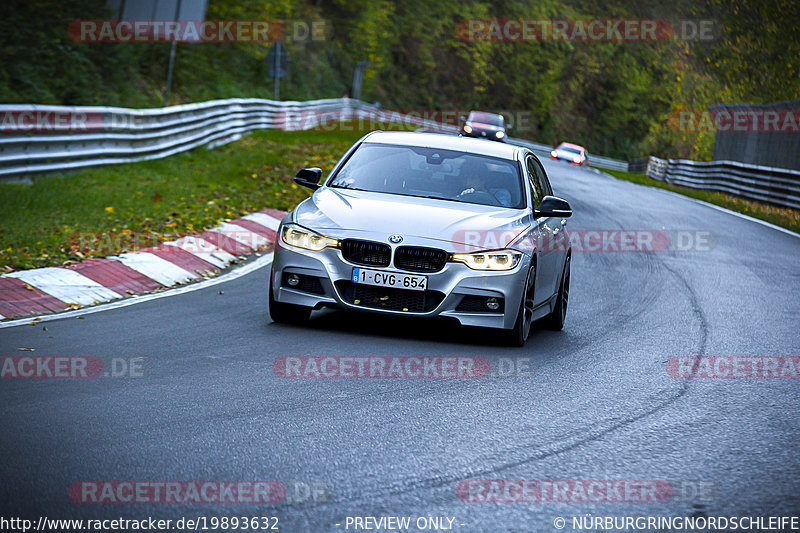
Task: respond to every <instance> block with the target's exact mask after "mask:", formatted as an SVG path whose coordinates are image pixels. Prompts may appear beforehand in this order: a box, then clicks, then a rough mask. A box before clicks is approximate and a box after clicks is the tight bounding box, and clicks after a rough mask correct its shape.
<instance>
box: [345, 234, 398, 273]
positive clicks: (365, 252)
mask: <svg viewBox="0 0 800 533" xmlns="http://www.w3.org/2000/svg"><path fill="white" fill-rule="evenodd" d="M341 246H342V257H344V258H345V259H346V260H347V261H350V262H351V263H355V264H357V265H369V266H382V267H385V266H389V260H390V259H391V257H392V249H391V247H390V246H389V245H388V244H383V243H380V242H373V241H360V240H357V239H345V240H343V241H342V245H341Z"/></svg>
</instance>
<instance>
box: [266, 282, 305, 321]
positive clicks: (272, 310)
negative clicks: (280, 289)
mask: <svg viewBox="0 0 800 533" xmlns="http://www.w3.org/2000/svg"><path fill="white" fill-rule="evenodd" d="M310 316H311V308H310V307H305V306H302V305H294V304H286V303H281V302H276V301H275V297H274V296H273V292H272V275H271V274H270V279H269V317H270V318H271V319H272V321H273V322H276V323H278V324H299V323H301V322H305V321H306V320H308V318H309V317H310Z"/></svg>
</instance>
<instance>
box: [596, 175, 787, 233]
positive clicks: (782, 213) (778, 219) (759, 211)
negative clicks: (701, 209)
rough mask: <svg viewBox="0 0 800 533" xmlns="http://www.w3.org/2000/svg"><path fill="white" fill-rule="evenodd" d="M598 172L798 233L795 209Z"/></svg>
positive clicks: (661, 182)
mask: <svg viewBox="0 0 800 533" xmlns="http://www.w3.org/2000/svg"><path fill="white" fill-rule="evenodd" d="M600 170H601V171H602V172H606V173H607V174H611V175H612V176H614V177H616V178H620V179H623V180H627V181H632V182H634V183H638V184H640V185H648V186H650V187H658V188H660V189H666V190H668V191H673V192H676V193H678V194H682V195H684V196H689V197H691V198H696V199H697V200H702V201H704V202H708V203H710V204H714V205H718V206H720V207H724V208H726V209H730V210H731V211H736V212H737V213H743V214H745V215H748V216H751V217H753V218H758V219H761V220H764V221H766V222H769V223H771V224H775V225H776V226H780V227H782V228H786V229H788V230H791V231H794V232H796V233H800V211H798V210H797V209H790V208H788V207H777V206H774V205H770V204H765V203H762V202H755V201H752V200H745V199H743V198H738V197H736V196H732V195H730V194H725V193H721V192H713V191H702V190H696V189H689V188H687V187H680V186H678V185H671V184H669V183H666V182H663V181H658V180H654V179H653V178H650V177H648V176H647V175H645V174H641V173H633V172H623V171H620V170H606V169H600Z"/></svg>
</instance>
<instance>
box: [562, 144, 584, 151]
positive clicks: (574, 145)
mask: <svg viewBox="0 0 800 533" xmlns="http://www.w3.org/2000/svg"><path fill="white" fill-rule="evenodd" d="M559 146H569V147H570V148H577V149H579V150H584V151H585V150H586V148H584V147H583V146H581V145H579V144H572V143H561V144H559V145H558V146H556V148H558V147H559Z"/></svg>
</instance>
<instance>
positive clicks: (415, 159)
mask: <svg viewBox="0 0 800 533" xmlns="http://www.w3.org/2000/svg"><path fill="white" fill-rule="evenodd" d="M330 186H331V187H336V188H341V189H354V190H362V191H371V192H380V193H386V194H398V195H402V196H413V197H420V198H435V199H439V200H449V201H454V202H464V203H469V204H480V205H489V206H498V207H510V208H514V209H522V208H524V207H525V195H524V194H523V188H522V178H521V177H520V173H519V169H518V167H517V164H516V162H514V161H509V160H505V159H499V158H495V157H489V156H483V155H478V154H472V153H467V152H457V151H451V150H440V149H437V148H423V147H418V146H399V145H390V144H375V143H364V144H362V145H361V146H360V147H359V148H358V149H357V150H356V151H355V153H353V155H352V156H351V157H350V159H348V160H347V162H346V163H345V164H344V166H343V167H342V168H341V169H340V170H339V172H338V173H337V174H336V175H335V177H334V178H333V180H332V181H331V182H330Z"/></svg>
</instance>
